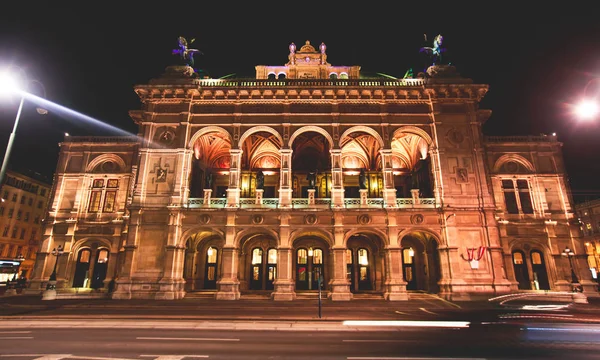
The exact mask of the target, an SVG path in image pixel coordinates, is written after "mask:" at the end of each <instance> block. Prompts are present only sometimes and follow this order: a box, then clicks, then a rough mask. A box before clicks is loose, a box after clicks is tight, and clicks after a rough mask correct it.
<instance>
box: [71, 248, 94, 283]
mask: <svg viewBox="0 0 600 360" xmlns="http://www.w3.org/2000/svg"><path fill="white" fill-rule="evenodd" d="M91 257H92V251H91V250H90V249H81V250H79V254H77V263H76V264H75V275H74V276H73V287H87V285H88V281H89V270H90V261H91Z"/></svg>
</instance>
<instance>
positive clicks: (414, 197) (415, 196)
mask: <svg viewBox="0 0 600 360" xmlns="http://www.w3.org/2000/svg"><path fill="white" fill-rule="evenodd" d="M410 195H411V196H412V201H413V205H419V204H420V203H421V200H420V199H419V189H410Z"/></svg>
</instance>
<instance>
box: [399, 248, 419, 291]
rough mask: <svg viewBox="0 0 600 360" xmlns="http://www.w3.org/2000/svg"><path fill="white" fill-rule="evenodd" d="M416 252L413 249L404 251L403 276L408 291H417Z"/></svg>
mask: <svg viewBox="0 0 600 360" xmlns="http://www.w3.org/2000/svg"><path fill="white" fill-rule="evenodd" d="M414 260H415V251H414V250H413V248H405V249H402V274H403V275H404V281H406V290H417V274H416V271H415V261H414Z"/></svg>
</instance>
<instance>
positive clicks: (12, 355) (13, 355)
mask: <svg viewBox="0 0 600 360" xmlns="http://www.w3.org/2000/svg"><path fill="white" fill-rule="evenodd" d="M69 355H70V354H64V355H56V356H61V357H60V358H44V357H40V358H39V359H61V358H62V357H64V356H69ZM17 356H22V357H39V356H44V354H1V355H0V357H17Z"/></svg>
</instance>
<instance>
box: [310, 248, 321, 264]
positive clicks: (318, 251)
mask: <svg viewBox="0 0 600 360" xmlns="http://www.w3.org/2000/svg"><path fill="white" fill-rule="evenodd" d="M312 263H313V264H322V263H323V250H321V249H315V250H314V252H313V261H312Z"/></svg>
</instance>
